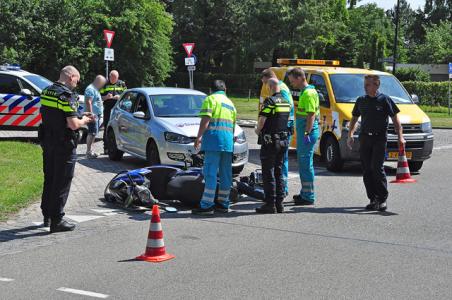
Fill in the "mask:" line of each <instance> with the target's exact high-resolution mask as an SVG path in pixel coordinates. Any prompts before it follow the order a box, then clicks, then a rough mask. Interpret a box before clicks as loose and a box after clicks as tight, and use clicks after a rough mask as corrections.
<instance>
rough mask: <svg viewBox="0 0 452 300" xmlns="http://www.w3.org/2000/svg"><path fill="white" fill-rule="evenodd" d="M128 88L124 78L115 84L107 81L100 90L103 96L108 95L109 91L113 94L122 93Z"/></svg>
mask: <svg viewBox="0 0 452 300" xmlns="http://www.w3.org/2000/svg"><path fill="white" fill-rule="evenodd" d="M126 89H127V87H126V84H125V82H124V81H122V80H118V81H117V82H116V83H115V84H113V83H110V82H107V84H106V85H105V86H104V87H103V88H101V89H100V90H99V92H100V94H101V96H107V95H108V94H109V93H110V94H111V95H112V96H116V95H121V94H122V92H124V91H125V90H126Z"/></svg>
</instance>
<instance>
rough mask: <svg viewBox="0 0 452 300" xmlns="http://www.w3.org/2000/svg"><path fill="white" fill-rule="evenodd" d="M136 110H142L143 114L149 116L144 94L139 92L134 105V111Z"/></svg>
mask: <svg viewBox="0 0 452 300" xmlns="http://www.w3.org/2000/svg"><path fill="white" fill-rule="evenodd" d="M137 111H142V112H144V114H145V115H146V116H147V117H149V106H148V102H147V100H146V96H145V95H143V94H141V93H139V94H138V96H137V100H136V105H135V109H134V112H137Z"/></svg>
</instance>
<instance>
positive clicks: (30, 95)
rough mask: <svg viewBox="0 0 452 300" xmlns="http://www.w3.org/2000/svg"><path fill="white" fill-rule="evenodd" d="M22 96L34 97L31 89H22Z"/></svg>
mask: <svg viewBox="0 0 452 300" xmlns="http://www.w3.org/2000/svg"><path fill="white" fill-rule="evenodd" d="M20 94H21V95H22V96H27V97H32V96H33V93H32V92H31V91H30V90H29V89H21V90H20Z"/></svg>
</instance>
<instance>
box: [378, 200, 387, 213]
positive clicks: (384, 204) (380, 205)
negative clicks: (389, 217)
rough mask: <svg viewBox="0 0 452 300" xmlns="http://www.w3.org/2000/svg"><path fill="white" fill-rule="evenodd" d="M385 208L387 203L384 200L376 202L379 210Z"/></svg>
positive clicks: (384, 209)
mask: <svg viewBox="0 0 452 300" xmlns="http://www.w3.org/2000/svg"><path fill="white" fill-rule="evenodd" d="M387 209H388V205H387V204H386V201H385V202H381V203H379V204H378V210H379V211H386V210H387Z"/></svg>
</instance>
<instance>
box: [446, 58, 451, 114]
mask: <svg viewBox="0 0 452 300" xmlns="http://www.w3.org/2000/svg"><path fill="white" fill-rule="evenodd" d="M448 73H449V92H448V94H449V95H448V100H447V106H448V111H449V117H450V96H451V95H450V79H451V78H452V63H449V72H448Z"/></svg>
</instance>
